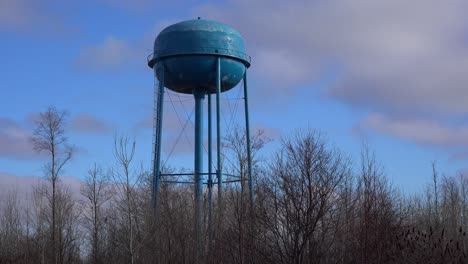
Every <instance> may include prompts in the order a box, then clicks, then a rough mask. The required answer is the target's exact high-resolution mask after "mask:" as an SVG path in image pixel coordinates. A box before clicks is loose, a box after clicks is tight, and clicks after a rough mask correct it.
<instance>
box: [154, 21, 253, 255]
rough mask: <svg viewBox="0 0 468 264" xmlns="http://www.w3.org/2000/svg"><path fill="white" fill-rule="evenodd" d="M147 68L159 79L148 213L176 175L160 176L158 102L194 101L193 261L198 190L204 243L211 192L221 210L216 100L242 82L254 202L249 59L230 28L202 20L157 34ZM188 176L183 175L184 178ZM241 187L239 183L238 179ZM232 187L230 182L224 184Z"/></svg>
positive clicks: (198, 228)
mask: <svg viewBox="0 0 468 264" xmlns="http://www.w3.org/2000/svg"><path fill="white" fill-rule="evenodd" d="M148 65H149V67H151V68H152V69H153V70H154V73H155V75H156V78H157V79H158V81H159V82H158V87H157V89H158V90H157V91H156V94H157V103H156V113H155V117H156V118H155V119H156V122H155V144H154V167H153V208H154V212H155V217H157V214H158V210H157V205H158V190H159V186H160V184H161V183H162V182H168V183H171V182H173V181H170V180H166V178H165V177H169V176H177V175H181V174H163V173H161V170H160V169H161V143H162V142H161V135H162V133H163V127H162V120H163V102H164V101H163V99H164V91H165V88H167V89H170V90H172V91H174V92H177V93H183V94H193V97H194V100H195V135H194V138H195V139H194V142H195V146H194V170H193V173H192V174H190V175H189V176H191V175H193V182H190V183H191V184H193V185H194V191H195V196H194V197H195V226H194V228H195V240H196V243H198V246H197V251H198V252H197V253H196V254H197V256H200V255H201V254H203V253H202V252H201V250H203V246H202V244H203V238H202V232H203V226H204V224H203V219H204V218H203V216H204V213H203V186H204V185H206V186H207V187H208V225H207V226H208V240H209V244H210V245H211V242H212V233H213V232H212V226H213V223H212V213H213V210H212V208H213V186H214V185H215V186H217V193H218V204H219V206H220V207H222V206H223V205H222V204H223V203H222V199H223V183H226V181H225V180H224V178H223V177H224V176H225V174H224V173H223V169H222V162H221V154H222V149H221V138H222V137H223V135H222V134H221V122H220V120H221V116H220V114H221V113H220V94H221V93H222V92H225V91H228V90H230V89H232V88H234V87H235V86H236V85H237V84H238V83H240V82H241V81H242V80H243V82H244V83H243V84H244V85H243V86H244V103H245V104H244V106H245V128H246V131H245V133H246V137H245V138H246V140H247V142H246V146H247V156H248V157H247V158H248V175H247V181H248V186H249V196H250V203H251V206H252V202H253V189H252V164H251V149H250V129H249V110H248V93H247V68H249V66H250V57H249V56H247V55H246V53H245V44H244V40H243V38H242V36H241V35H240V34H239V32H237V31H236V30H234V29H233V28H231V27H229V26H227V25H225V24H222V23H219V22H215V21H208V20H203V19H200V18H198V19H196V20H188V21H183V22H180V23H177V24H174V25H171V26H168V27H167V28H165V29H164V30H162V31H161V32H160V33H159V35H158V36H157V37H156V40H155V42H154V53H153V54H152V55H150V57H149V58H148ZM212 94H216V142H217V144H216V146H217V150H216V153H217V162H216V164H217V166H216V168H215V170H214V171H215V172H213V168H212V164H213V163H212V152H213V150H212V124H211V123H212V115H211V109H212V106H211V95H212ZM205 96H207V98H208V135H207V137H208V150H207V152H208V163H207V164H208V170H206V171H205V170H204V169H203V140H204V135H203V128H204V122H203V116H204V115H203V101H204V98H205ZM184 175H185V176H187V175H188V174H184ZM238 178H239V180H238V181H240V180H241V178H240V177H238ZM229 182H232V181H229Z"/></svg>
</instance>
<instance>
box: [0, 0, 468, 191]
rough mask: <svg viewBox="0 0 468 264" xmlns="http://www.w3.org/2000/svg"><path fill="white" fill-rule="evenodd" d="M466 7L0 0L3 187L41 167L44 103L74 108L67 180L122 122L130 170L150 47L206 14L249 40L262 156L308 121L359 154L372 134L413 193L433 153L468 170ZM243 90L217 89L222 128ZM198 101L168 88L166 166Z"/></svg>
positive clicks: (143, 161)
mask: <svg viewBox="0 0 468 264" xmlns="http://www.w3.org/2000/svg"><path fill="white" fill-rule="evenodd" d="M465 10H468V2H467V1H464V0H446V1H438V0H411V1H407V0H382V1H375V0H328V1H323V0H309V1H300V0H297V1H296V0H292V1H275V0H268V1H267V0H235V1H234V0H233V1H231V0H227V1H195V0H186V1H182V0H172V1H156V0H153V1H151V0H133V1H125V0H93V1H88V0H83V1H55V0H0V58H1V63H0V91H1V95H0V185H1V186H3V187H4V188H3V189H5V188H13V187H11V186H18V185H21V186H22V185H31V184H33V182H34V180H32V179H35V177H41V176H43V175H44V172H43V164H44V163H45V162H46V161H47V157H46V156H45V155H43V154H38V153H35V152H34V151H33V150H32V147H31V144H30V141H29V138H30V137H31V135H32V131H33V129H34V120H35V119H37V116H38V113H40V112H43V111H45V110H46V109H47V107H49V106H55V107H56V108H57V109H59V110H64V111H67V112H68V116H67V126H66V131H67V135H68V139H69V143H70V144H73V145H75V147H76V152H75V155H74V157H73V159H72V160H71V161H70V163H69V164H68V165H67V166H66V168H65V171H64V179H67V180H66V182H68V183H70V184H72V185H73V184H75V185H79V182H80V180H83V179H84V177H85V176H86V174H87V171H88V169H90V168H91V167H92V166H93V164H94V163H96V164H98V165H101V166H103V167H111V166H114V165H115V162H114V157H113V153H112V150H113V144H114V136H116V135H127V136H129V137H130V138H134V139H135V141H136V154H135V159H134V162H135V163H134V164H135V169H137V168H138V167H139V166H143V167H144V168H150V164H151V157H152V137H153V131H152V116H153V109H154V98H153V96H154V90H153V89H154V86H155V79H154V74H153V72H152V70H151V69H150V68H148V66H147V65H146V60H147V56H148V55H149V54H151V53H152V48H153V41H154V38H155V37H156V36H157V34H158V33H159V32H160V31H161V30H162V29H164V28H165V27H166V26H168V25H171V24H173V23H177V22H180V21H184V20H189V19H196V18H197V17H201V18H202V19H207V20H216V21H220V22H223V23H226V24H228V25H230V26H232V27H234V28H235V29H237V30H238V31H239V32H240V33H241V34H242V36H243V37H244V39H245V42H246V46H247V53H248V54H249V55H250V56H251V57H252V66H251V67H250V69H249V91H250V94H249V99H250V111H251V126H252V127H253V129H254V130H257V129H263V130H264V131H265V135H266V136H268V137H270V138H271V139H272V140H273V141H272V143H270V144H269V146H267V147H266V148H265V151H264V152H263V155H266V156H268V155H270V153H272V152H274V151H275V150H276V149H278V146H279V145H280V142H281V140H280V139H281V137H282V136H287V135H291V134H293V133H296V132H297V131H298V130H300V129H316V130H318V131H320V132H321V133H323V134H324V135H325V136H326V138H327V140H328V141H329V143H330V145H331V146H336V147H338V148H339V149H340V150H342V151H343V152H344V153H345V154H346V155H348V156H350V157H351V158H352V159H354V160H355V161H357V160H358V159H359V156H360V151H361V149H362V146H363V144H367V145H368V146H369V147H370V148H371V149H372V150H373V151H374V152H375V154H376V156H377V159H378V160H379V162H380V163H381V165H382V166H383V168H384V171H385V173H386V175H387V176H388V178H389V179H390V181H391V182H392V183H393V184H394V185H395V186H397V187H398V188H400V189H402V190H403V191H404V192H406V193H412V192H416V191H420V190H422V188H423V186H424V185H425V184H427V183H429V182H430V180H431V170H432V169H431V162H432V161H437V166H438V169H439V170H440V172H441V173H442V174H444V175H447V176H450V175H455V174H457V173H458V172H461V171H465V170H466V169H467V168H468V150H467V147H468V89H467V88H468V87H467V84H468V70H467V69H468V18H467V17H466V12H465ZM242 97H243V94H242V89H241V87H237V88H234V89H232V90H231V91H229V92H227V93H224V94H223V96H222V112H223V119H222V120H223V123H222V127H223V129H224V131H231V130H232V128H233V127H235V125H236V124H239V125H241V126H242V125H243V122H244V121H243V118H242V117H243V114H244V113H243V109H242V104H243V101H242V100H239V98H242ZM192 109H193V101H192V98H191V96H187V95H177V94H175V93H173V92H172V93H171V92H168V93H167V96H166V99H165V115H164V130H163V131H164V132H163V133H164V143H163V157H165V158H166V159H167V160H168V162H169V164H184V166H187V167H190V166H191V162H188V161H189V160H191V157H192V155H193V154H192V150H191V149H192V146H193V139H192V133H193V114H192ZM187 119H188V121H187ZM183 127H185V128H186V129H182V128H183ZM175 142H178V143H177V144H176V145H175ZM168 157H169V158H168ZM356 165H358V164H356Z"/></svg>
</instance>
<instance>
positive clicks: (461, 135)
mask: <svg viewBox="0 0 468 264" xmlns="http://www.w3.org/2000/svg"><path fill="white" fill-rule="evenodd" d="M361 126H362V127H363V128H367V129H371V130H374V131H377V132H379V133H382V134H387V135H391V136H395V137H398V138H402V139H405V140H409V141H412V142H416V143H419V144H423V145H431V146H436V147H443V148H457V149H460V148H466V147H468V126H466V125H450V124H444V123H441V122H436V121H434V120H430V119H413V118H388V117H386V116H384V115H382V114H379V113H373V114H370V115H369V116H368V117H367V118H366V119H365V120H364V121H363V122H362V123H361Z"/></svg>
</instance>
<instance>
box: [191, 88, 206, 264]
mask: <svg viewBox="0 0 468 264" xmlns="http://www.w3.org/2000/svg"><path fill="white" fill-rule="evenodd" d="M193 95H194V97H195V173H194V174H195V243H196V245H195V250H196V251H197V252H196V260H197V263H200V261H201V258H202V256H203V252H204V246H203V235H202V233H203V226H204V225H203V177H202V175H201V174H202V173H203V100H204V98H205V91H204V90H198V89H196V90H194V91H193Z"/></svg>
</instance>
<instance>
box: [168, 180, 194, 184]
mask: <svg viewBox="0 0 468 264" xmlns="http://www.w3.org/2000/svg"><path fill="white" fill-rule="evenodd" d="M160 182H162V183H185V184H194V182H188V181H160Z"/></svg>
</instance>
